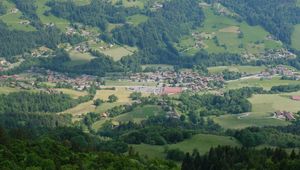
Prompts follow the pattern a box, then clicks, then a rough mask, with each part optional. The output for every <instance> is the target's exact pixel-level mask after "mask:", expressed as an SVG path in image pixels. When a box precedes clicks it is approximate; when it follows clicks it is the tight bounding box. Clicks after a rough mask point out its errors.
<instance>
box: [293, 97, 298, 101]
mask: <svg viewBox="0 0 300 170" xmlns="http://www.w3.org/2000/svg"><path fill="white" fill-rule="evenodd" d="M292 99H293V100H297V101H300V96H292Z"/></svg>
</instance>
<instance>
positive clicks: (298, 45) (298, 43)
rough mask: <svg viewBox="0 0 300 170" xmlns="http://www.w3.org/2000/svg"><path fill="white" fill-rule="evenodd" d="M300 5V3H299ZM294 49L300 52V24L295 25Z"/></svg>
mask: <svg viewBox="0 0 300 170" xmlns="http://www.w3.org/2000/svg"><path fill="white" fill-rule="evenodd" d="M298 3H299V4H300V2H299V1H298ZM292 47H293V48H295V49H297V50H300V24H298V25H295V27H294V32H293V35H292Z"/></svg>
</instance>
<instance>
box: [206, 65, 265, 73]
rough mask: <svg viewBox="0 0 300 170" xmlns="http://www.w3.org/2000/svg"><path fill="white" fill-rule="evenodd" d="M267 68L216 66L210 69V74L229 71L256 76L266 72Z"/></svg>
mask: <svg viewBox="0 0 300 170" xmlns="http://www.w3.org/2000/svg"><path fill="white" fill-rule="evenodd" d="M266 68H267V67H265V66H216V67H209V68H208V71H209V73H212V74H215V73H221V72H222V71H224V70H226V69H228V70H229V71H235V72H239V73H247V74H255V73H260V72H262V71H264V70H265V69H266Z"/></svg>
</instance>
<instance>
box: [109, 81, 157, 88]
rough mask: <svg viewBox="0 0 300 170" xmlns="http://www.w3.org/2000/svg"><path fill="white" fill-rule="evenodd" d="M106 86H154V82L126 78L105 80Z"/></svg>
mask: <svg viewBox="0 0 300 170" xmlns="http://www.w3.org/2000/svg"><path fill="white" fill-rule="evenodd" d="M105 85H106V86H116V87H117V86H156V83H155V82H133V81H127V80H105Z"/></svg>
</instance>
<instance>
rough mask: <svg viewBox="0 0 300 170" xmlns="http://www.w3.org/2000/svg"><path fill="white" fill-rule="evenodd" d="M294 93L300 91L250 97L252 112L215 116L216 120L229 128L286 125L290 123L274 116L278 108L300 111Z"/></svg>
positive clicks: (299, 104) (299, 103) (297, 93)
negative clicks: (293, 97) (292, 97)
mask: <svg viewBox="0 0 300 170" xmlns="http://www.w3.org/2000/svg"><path fill="white" fill-rule="evenodd" d="M293 95H300V92H293V93H281V94H258V95H254V96H253V97H251V98H250V99H249V101H250V102H251V103H252V112H250V113H244V114H239V115H223V116H220V117H215V118H214V121H215V122H216V123H218V124H220V125H221V126H222V127H224V128H228V129H242V128H245V127H249V126H260V127H262V126H285V125H288V124H290V123H289V122H287V121H284V120H278V119H275V118H272V116H273V113H274V112H275V111H278V110H281V111H283V110H286V111H291V112H294V113H295V112H298V111H300V102H299V101H295V100H292V99H291V96H293Z"/></svg>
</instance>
